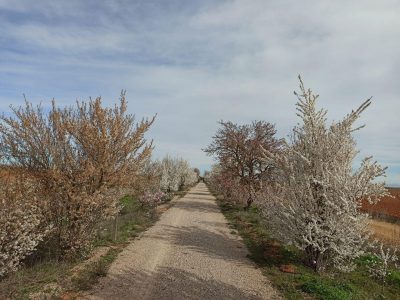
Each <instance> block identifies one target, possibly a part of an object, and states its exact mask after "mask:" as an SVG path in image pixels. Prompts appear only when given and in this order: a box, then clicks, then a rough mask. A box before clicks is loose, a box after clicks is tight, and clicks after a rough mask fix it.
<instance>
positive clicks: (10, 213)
mask: <svg viewBox="0 0 400 300" xmlns="http://www.w3.org/2000/svg"><path fill="white" fill-rule="evenodd" d="M12 110H13V115H12V116H5V115H3V116H1V117H0V162H1V165H2V168H1V170H0V277H1V276H3V275H5V274H7V273H8V272H11V271H13V270H15V269H16V268H17V267H18V265H19V264H20V263H21V261H22V260H23V259H24V258H25V257H26V256H27V255H30V254H31V253H32V252H33V251H34V250H35V249H38V251H39V250H40V252H42V253H49V252H50V253H51V255H54V256H56V257H57V258H59V259H72V258H76V257H79V256H80V255H83V254H85V253H87V251H88V250H89V249H90V247H91V245H92V242H93V239H94V238H95V236H96V230H97V229H98V225H99V224H100V223H102V222H103V221H104V220H105V219H109V218H113V217H115V216H116V215H117V214H118V212H119V210H120V208H121V207H120V202H119V199H120V198H121V197H122V196H124V195H126V194H129V193H133V194H135V195H138V196H143V195H148V196H149V195H151V197H153V198H154V194H156V193H157V192H158V191H161V192H165V193H169V192H173V191H177V190H178V189H179V188H181V187H182V186H183V185H187V184H192V183H193V182H195V181H197V176H195V174H196V173H195V172H194V171H193V170H192V169H191V168H190V166H189V164H188V163H187V162H186V161H184V160H182V159H172V158H170V157H166V158H165V159H164V160H162V161H161V162H152V161H151V152H152V149H153V145H152V142H151V141H150V142H148V141H147V140H146V139H145V134H146V132H147V131H148V130H149V128H150V127H151V125H152V124H153V122H154V117H153V118H150V119H143V120H141V121H139V122H136V121H135V118H134V116H133V115H130V114H128V113H127V102H126V99H125V93H122V94H121V98H120V103H119V105H115V106H114V107H112V108H105V107H103V106H102V103H101V99H100V98H97V99H94V100H93V99H90V101H88V102H77V103H76V105H75V106H70V107H66V108H59V107H57V106H56V104H55V102H54V101H53V103H52V107H51V109H50V110H48V111H45V110H44V109H43V108H42V107H41V106H37V107H34V106H33V105H32V104H30V103H28V102H26V103H25V106H23V107H19V108H12ZM174 176H175V177H174Z"/></svg>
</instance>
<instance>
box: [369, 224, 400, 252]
mask: <svg viewBox="0 0 400 300" xmlns="http://www.w3.org/2000/svg"><path fill="white" fill-rule="evenodd" d="M369 225H370V228H371V229H372V231H373V232H374V237H376V238H378V239H380V240H382V241H384V242H385V243H387V244H390V245H395V246H399V245H400V225H399V224H393V223H389V222H385V221H380V220H371V221H370V224H369Z"/></svg>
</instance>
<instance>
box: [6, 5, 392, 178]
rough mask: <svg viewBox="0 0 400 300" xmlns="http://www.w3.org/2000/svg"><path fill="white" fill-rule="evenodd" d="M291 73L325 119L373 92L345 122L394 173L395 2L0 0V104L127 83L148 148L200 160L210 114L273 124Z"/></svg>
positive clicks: (212, 120) (73, 95)
mask: <svg viewBox="0 0 400 300" xmlns="http://www.w3.org/2000/svg"><path fill="white" fill-rule="evenodd" d="M298 74H301V75H302V78H303V80H304V82H305V85H306V87H310V88H311V89H312V90H313V91H315V93H317V94H319V95H320V100H319V104H318V105H319V107H323V108H326V109H327V110H328V112H329V113H328V118H329V122H332V121H334V120H336V121H337V120H340V119H341V118H343V117H344V116H345V115H346V114H347V113H349V112H351V110H352V109H356V108H357V107H358V106H359V105H360V104H361V103H362V102H363V101H364V100H366V99H367V98H369V97H371V96H373V98H372V105H371V106H370V107H369V108H368V109H367V110H366V111H365V112H364V113H363V115H362V117H361V120H360V122H359V125H362V124H366V127H365V128H363V129H362V130H361V131H359V132H357V133H355V138H356V141H357V146H358V148H359V149H360V154H359V156H358V158H357V160H358V161H359V160H360V159H361V158H362V157H365V156H370V155H373V156H374V158H375V159H376V160H377V161H378V162H379V163H381V164H382V165H384V166H387V167H388V170H387V177H386V179H385V180H386V183H387V184H388V185H391V186H394V185H397V186H400V155H399V150H400V120H399V117H398V115H399V113H400V98H399V96H400V84H399V82H400V1H398V0H394V1H390V0H380V1H375V0H374V1H370V0H363V1H357V0H352V1H348V0H346V1H342V0H338V1H308V0H304V1H295V0H293V1H287V0H280V1H268V0H254V1H253V0H241V1H223V0H221V1H211V0H190V1H187V0H164V1H162V0H159V1H152V0H142V1H139V0H136V1H134V0H133V1H98V0H86V1H81V0H69V1H56V0H52V1H40V0H38V1H30V0H26V1H20V0H0V111H1V112H4V113H9V112H10V108H9V105H10V104H12V105H14V106H19V105H21V104H23V102H24V97H23V94H25V95H26V97H27V99H28V100H29V101H30V102H32V103H35V104H36V103H42V105H43V106H45V107H46V106H49V105H50V102H51V99H53V98H54V99H55V100H56V101H57V103H58V104H59V105H60V106H63V105H69V104H73V103H75V101H76V100H87V99H88V98H89V97H93V98H95V97H97V96H101V97H102V99H103V103H104V104H105V105H113V104H114V103H117V102H118V99H119V95H120V92H121V90H126V91H127V100H128V107H129V112H131V113H134V114H135V115H136V117H137V119H138V120H139V119H141V118H143V117H151V116H153V115H154V114H156V113H157V118H156V122H155V124H154V125H153V127H152V129H151V130H150V131H149V133H148V135H147V137H148V139H153V140H154V145H155V149H154V157H155V158H159V157H163V156H164V155H165V154H167V153H168V154H170V155H174V156H181V157H183V158H185V159H187V160H189V161H190V163H191V164H192V166H193V167H198V168H200V169H201V170H206V169H209V168H210V165H211V164H212V163H213V160H212V158H211V157H207V156H206V155H205V154H204V153H203V151H202V150H201V149H202V148H205V147H206V146H207V144H209V143H210V142H211V137H212V136H213V135H214V134H215V132H216V130H217V128H218V124H217V122H218V121H219V120H230V121H233V122H236V123H240V124H245V123H249V122H251V121H252V120H266V121H268V122H271V123H273V124H275V125H276V128H277V130H278V136H279V137H287V136H288V134H290V132H291V129H292V128H293V126H295V125H296V124H297V123H298V122H299V119H298V117H297V116H296V110H295V103H296V97H295V96H294V95H293V91H294V90H298V84H299V82H298V79H297V76H298Z"/></svg>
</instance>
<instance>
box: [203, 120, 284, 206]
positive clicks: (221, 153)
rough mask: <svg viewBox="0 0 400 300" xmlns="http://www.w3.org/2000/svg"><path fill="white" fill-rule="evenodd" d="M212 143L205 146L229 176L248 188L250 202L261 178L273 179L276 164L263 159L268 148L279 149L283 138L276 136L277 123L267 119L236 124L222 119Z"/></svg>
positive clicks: (248, 200)
mask: <svg viewBox="0 0 400 300" xmlns="http://www.w3.org/2000/svg"><path fill="white" fill-rule="evenodd" d="M219 124H220V125H221V128H219V129H218V131H217V133H216V135H215V136H213V141H212V143H211V144H210V145H209V146H208V147H207V148H205V149H204V151H205V152H206V153H207V154H208V155H214V156H215V157H216V159H217V161H218V163H219V164H220V165H221V167H222V170H221V172H222V173H224V176H225V177H226V178H230V179H231V180H236V179H238V180H237V181H238V182H239V185H240V187H241V188H242V189H245V190H246V191H247V206H250V205H251V203H252V202H253V201H254V192H255V191H257V190H258V189H259V188H260V187H261V184H262V182H265V181H268V180H270V179H271V175H272V170H273V164H271V163H270V162H268V161H266V160H265V159H264V156H265V151H268V153H276V152H278V151H279V149H280V146H281V144H282V141H281V140H279V139H277V138H276V137H275V134H276V130H275V126H274V125H272V124H270V123H268V122H264V121H254V122H252V123H251V124H247V125H237V124H234V123H232V122H224V121H221V122H220V123H219Z"/></svg>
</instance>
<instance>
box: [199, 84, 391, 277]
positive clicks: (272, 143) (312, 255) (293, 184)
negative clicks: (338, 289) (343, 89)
mask: <svg viewBox="0 0 400 300" xmlns="http://www.w3.org/2000/svg"><path fill="white" fill-rule="evenodd" d="M299 79H300V93H295V94H296V95H297V98H298V102H297V104H296V106H297V111H298V113H297V115H298V116H299V117H300V119H301V123H300V124H299V125H298V126H296V127H295V128H294V129H293V132H292V135H291V138H290V140H280V139H277V138H276V137H275V134H276V131H275V129H274V126H273V125H271V124H269V123H266V122H262V121H259V122H253V123H252V124H251V125H244V126H243V125H242V126H238V125H235V124H232V123H231V122H221V128H220V129H219V130H218V132H217V134H216V135H215V136H214V137H213V142H212V143H211V144H210V146H208V147H207V148H206V149H205V151H206V152H207V153H208V154H210V155H214V156H215V157H216V159H217V161H218V164H217V165H216V166H214V167H213V169H212V171H211V172H210V173H209V174H207V176H206V180H207V181H208V182H209V183H210V184H211V185H212V187H213V188H214V189H216V190H218V191H220V192H222V193H224V194H225V196H226V197H227V199H233V200H234V201H236V202H237V201H242V202H247V205H250V204H251V202H252V201H253V199H256V204H257V206H258V207H259V208H260V210H261V211H262V214H263V216H264V217H265V218H264V219H265V221H266V223H267V224H268V226H269V227H270V228H272V230H271V232H272V233H273V234H274V235H275V236H276V237H277V238H279V239H281V240H282V241H284V242H286V243H288V244H293V245H295V246H296V247H297V248H299V249H300V250H302V251H303V252H304V254H305V256H306V262H307V264H308V265H310V266H311V267H313V268H314V269H315V270H316V271H318V272H321V271H324V270H326V269H327V268H328V267H335V268H338V269H340V270H349V269H351V268H352V266H353V262H354V259H355V258H356V257H359V256H360V255H362V254H363V253H364V252H365V251H366V250H367V249H368V247H370V246H371V242H370V240H369V236H370V232H369V230H368V227H367V220H368V215H367V214H364V213H362V212H361V211H360V207H361V200H362V199H367V200H368V201H369V202H371V203H376V202H377V201H379V199H380V198H381V197H382V196H384V195H386V190H385V187H384V183H379V182H378V181H376V180H375V179H376V178H378V177H380V176H382V175H384V173H385V168H382V167H381V166H380V165H378V164H377V162H376V161H373V160H372V158H371V157H368V158H365V159H364V160H363V161H362V163H361V165H360V166H359V167H358V168H357V169H354V168H353V166H354V158H355V157H356V155H357V153H358V151H357V150H356V148H355V141H354V139H353V137H352V133H353V132H354V131H356V130H359V129H360V128H362V127H358V128H355V127H354V123H355V122H356V121H357V120H358V119H359V117H360V115H361V113H362V112H363V111H364V110H365V109H366V108H367V107H368V106H369V105H370V103H371V101H370V100H367V101H366V102H364V103H363V104H362V105H361V106H360V107H359V108H358V109H357V110H355V111H352V112H351V113H350V114H348V115H347V116H346V117H345V118H343V119H342V120H341V121H338V122H333V123H332V124H330V125H327V119H326V114H327V111H326V110H323V109H320V110H318V109H317V107H316V104H317V98H318V96H317V95H314V94H313V93H312V91H311V90H310V89H308V90H306V89H305V87H304V85H303V82H302V80H301V78H300V77H299ZM237 191H239V192H237ZM243 191H246V193H243ZM251 193H253V194H251ZM246 198H247V199H246ZM249 199H250V200H249Z"/></svg>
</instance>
